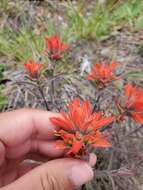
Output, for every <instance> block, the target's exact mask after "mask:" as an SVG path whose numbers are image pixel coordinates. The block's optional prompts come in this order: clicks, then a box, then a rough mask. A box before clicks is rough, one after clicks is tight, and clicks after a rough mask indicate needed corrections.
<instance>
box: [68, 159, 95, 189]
mask: <svg viewBox="0 0 143 190" xmlns="http://www.w3.org/2000/svg"><path fill="white" fill-rule="evenodd" d="M92 178H93V171H92V169H91V167H90V166H89V165H88V164H86V163H82V164H79V165H76V166H73V167H72V169H71V174H70V180H71V182H72V183H73V184H74V185H75V186H76V187H79V186H81V185H83V184H85V183H87V182H88V181H90V180H91V179H92Z"/></svg>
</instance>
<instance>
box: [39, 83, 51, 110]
mask: <svg viewBox="0 0 143 190" xmlns="http://www.w3.org/2000/svg"><path fill="white" fill-rule="evenodd" d="M37 86H38V90H39V92H40V94H41V97H42V98H43V101H44V104H45V107H46V109H47V111H49V110H50V109H49V106H48V103H47V101H46V99H45V95H44V92H43V88H42V87H41V85H40V81H39V80H37Z"/></svg>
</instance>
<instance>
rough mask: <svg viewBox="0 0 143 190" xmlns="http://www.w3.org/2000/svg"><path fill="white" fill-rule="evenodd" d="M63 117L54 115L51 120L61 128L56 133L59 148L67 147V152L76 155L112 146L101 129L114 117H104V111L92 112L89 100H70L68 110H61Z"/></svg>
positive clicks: (83, 154)
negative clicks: (96, 148)
mask: <svg viewBox="0 0 143 190" xmlns="http://www.w3.org/2000/svg"><path fill="white" fill-rule="evenodd" d="M61 115H62V118H57V117H52V118H51V119H50V120H51V121H52V123H53V124H54V125H56V126H58V127H60V130H59V131H57V132H56V135H57V136H59V137H60V138H61V139H60V140H58V143H57V146H58V147H59V148H66V149H67V150H68V152H67V154H70V155H74V156H79V157H81V156H85V155H88V154H89V153H90V151H91V149H93V148H94V147H104V148H106V147H110V146H111V144H110V143H109V142H108V140H107V139H106V137H105V133H103V132H100V129H101V128H102V127H103V126H105V125H108V124H109V123H111V122H113V120H114V117H104V116H103V114H102V113H92V109H91V106H90V104H89V102H88V101H87V100H86V101H83V103H82V104H81V102H80V99H79V98H76V99H74V100H73V101H71V102H70V104H69V106H68V112H66V113H65V112H61Z"/></svg>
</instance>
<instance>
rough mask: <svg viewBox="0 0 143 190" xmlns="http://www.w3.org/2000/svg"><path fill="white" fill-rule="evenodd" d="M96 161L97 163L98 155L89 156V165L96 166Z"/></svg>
mask: <svg viewBox="0 0 143 190" xmlns="http://www.w3.org/2000/svg"><path fill="white" fill-rule="evenodd" d="M96 161H97V157H96V155H95V154H94V153H91V154H90V155H89V165H90V166H91V167H93V166H95V164H96Z"/></svg>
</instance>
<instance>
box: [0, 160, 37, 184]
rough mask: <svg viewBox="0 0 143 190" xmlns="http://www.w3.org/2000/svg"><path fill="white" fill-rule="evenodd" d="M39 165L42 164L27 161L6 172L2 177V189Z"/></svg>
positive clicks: (0, 177) (0, 182) (0, 179)
mask: <svg viewBox="0 0 143 190" xmlns="http://www.w3.org/2000/svg"><path fill="white" fill-rule="evenodd" d="M39 165H40V164H39V163H37V162H29V161H25V162H23V163H21V164H19V165H16V167H13V168H9V169H7V170H5V172H4V173H3V175H2V176H0V187H2V186H5V185H8V184H10V183H11V182H13V181H14V180H16V179H18V178H19V177H21V176H23V175H24V174H26V173H27V172H29V171H31V170H32V169H33V168H35V167H37V166H39Z"/></svg>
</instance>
